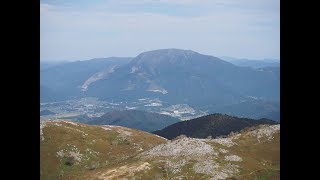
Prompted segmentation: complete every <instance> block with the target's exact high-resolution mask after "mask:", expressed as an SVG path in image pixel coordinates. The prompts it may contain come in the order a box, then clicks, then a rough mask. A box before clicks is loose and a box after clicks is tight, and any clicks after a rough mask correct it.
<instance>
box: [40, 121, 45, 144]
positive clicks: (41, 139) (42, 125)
mask: <svg viewBox="0 0 320 180" xmlns="http://www.w3.org/2000/svg"><path fill="white" fill-rule="evenodd" d="M44 127H45V122H42V121H40V141H43V140H44V137H43V128H44Z"/></svg>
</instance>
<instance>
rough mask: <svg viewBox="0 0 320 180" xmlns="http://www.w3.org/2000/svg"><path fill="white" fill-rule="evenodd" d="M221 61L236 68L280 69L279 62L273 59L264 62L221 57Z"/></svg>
mask: <svg viewBox="0 0 320 180" xmlns="http://www.w3.org/2000/svg"><path fill="white" fill-rule="evenodd" d="M221 59H223V60H225V61H228V62H230V63H232V64H234V65H237V66H244V67H252V68H264V67H280V61H279V60H275V59H264V60H250V59H238V58H233V57H227V56H224V57H221Z"/></svg>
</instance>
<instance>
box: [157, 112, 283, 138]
mask: <svg viewBox="0 0 320 180" xmlns="http://www.w3.org/2000/svg"><path fill="white" fill-rule="evenodd" d="M259 124H277V123H276V122H275V121H272V120H268V119H260V120H254V119H247V118H238V117H233V116H228V115H223V114H212V115H207V116H203V117H199V118H195V119H191V120H188V121H183V122H178V123H176V124H172V125H170V126H168V127H166V128H164V129H162V130H158V131H154V132H153V133H155V134H157V135H159V136H162V137H165V138H167V139H173V138H175V137H177V136H179V135H182V134H183V135H186V136H188V137H194V138H206V137H208V136H212V137H217V136H222V135H228V134H229V133H231V132H237V131H240V130H242V129H244V128H247V127H252V126H256V125H259Z"/></svg>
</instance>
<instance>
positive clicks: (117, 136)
mask: <svg viewBox="0 0 320 180" xmlns="http://www.w3.org/2000/svg"><path fill="white" fill-rule="evenodd" d="M165 141H166V140H165V139H164V138H161V137H157V136H155V135H153V134H149V133H147V132H143V131H139V130H133V129H128V128H125V127H119V126H94V125H85V124H80V123H73V122H69V121H47V122H43V123H41V124H40V176H41V179H58V178H62V179H81V178H85V177H86V176H85V175H86V174H87V172H88V171H92V170H94V169H99V168H111V167H114V166H115V165H117V164H119V163H121V162H123V161H126V162H130V159H131V158H132V157H133V156H135V155H136V154H138V153H139V152H141V151H144V150H147V149H149V148H151V147H153V146H155V145H157V144H161V143H164V142H165Z"/></svg>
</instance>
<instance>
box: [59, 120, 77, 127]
mask: <svg viewBox="0 0 320 180" xmlns="http://www.w3.org/2000/svg"><path fill="white" fill-rule="evenodd" d="M62 122H64V123H68V124H72V125H74V126H79V124H77V123H74V122H72V121H62Z"/></svg>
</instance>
